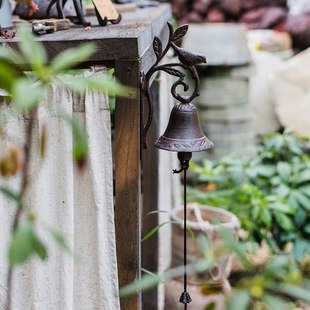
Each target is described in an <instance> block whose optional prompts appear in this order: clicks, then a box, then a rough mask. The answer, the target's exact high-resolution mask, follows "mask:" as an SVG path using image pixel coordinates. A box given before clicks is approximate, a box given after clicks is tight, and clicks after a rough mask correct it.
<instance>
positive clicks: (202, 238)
mask: <svg viewBox="0 0 310 310" xmlns="http://www.w3.org/2000/svg"><path fill="white" fill-rule="evenodd" d="M198 244H199V248H200V251H201V253H203V255H204V256H205V257H206V258H209V256H210V254H211V253H213V251H212V244H211V241H210V239H209V238H208V237H207V236H206V235H205V234H204V233H201V234H199V236H198Z"/></svg>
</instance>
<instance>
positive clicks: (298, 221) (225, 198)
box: [188, 129, 310, 262]
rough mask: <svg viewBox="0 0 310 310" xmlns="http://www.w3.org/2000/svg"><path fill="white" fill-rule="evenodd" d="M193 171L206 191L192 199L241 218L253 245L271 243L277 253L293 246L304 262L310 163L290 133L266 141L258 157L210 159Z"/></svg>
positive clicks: (309, 239) (194, 192) (308, 247)
mask: <svg viewBox="0 0 310 310" xmlns="http://www.w3.org/2000/svg"><path fill="white" fill-rule="evenodd" d="M190 169H191V170H192V171H194V172H195V175H196V180H197V181H198V183H200V187H198V189H197V188H191V189H189V190H188V197H189V200H191V201H196V202H199V203H201V204H205V205H212V206H216V207H220V208H224V209H227V210H229V211H231V212H232V213H234V214H236V215H237V217H238V218H239V220H240V221H241V224H242V228H243V229H245V230H246V232H247V241H253V242H258V243H259V244H260V243H261V242H262V240H265V241H266V242H267V244H268V245H269V246H270V248H271V249H272V251H274V252H276V251H277V250H279V249H280V250H284V249H285V248H286V246H287V244H288V243H292V244H293V248H292V254H293V256H294V258H295V260H296V261H298V262H299V261H301V259H302V258H303V256H304V254H305V253H308V254H310V159H309V156H308V155H307V154H306V153H305V151H304V150H303V149H302V147H301V145H300V142H299V140H298V139H297V138H295V137H294V136H293V135H292V133H291V130H290V129H285V130H284V132H283V134H280V133H272V134H269V135H267V136H265V137H263V138H262V144H261V145H259V146H258V155H257V156H256V157H255V158H245V157H237V156H235V155H232V156H226V157H223V158H222V159H220V160H219V161H210V160H208V159H204V160H203V164H202V166H199V165H196V164H194V163H191V165H190ZM203 184H207V185H203Z"/></svg>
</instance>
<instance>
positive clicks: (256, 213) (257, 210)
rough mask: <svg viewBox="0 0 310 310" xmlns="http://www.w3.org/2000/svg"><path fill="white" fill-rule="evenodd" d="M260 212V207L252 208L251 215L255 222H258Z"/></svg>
mask: <svg viewBox="0 0 310 310" xmlns="http://www.w3.org/2000/svg"><path fill="white" fill-rule="evenodd" d="M260 211H261V208H260V207H259V206H258V205H254V206H252V209H251V215H252V217H253V219H254V220H257V218H258V216H259V214H260Z"/></svg>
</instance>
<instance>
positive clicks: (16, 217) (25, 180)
mask: <svg viewBox="0 0 310 310" xmlns="http://www.w3.org/2000/svg"><path fill="white" fill-rule="evenodd" d="M35 112H36V110H33V111H31V112H30V114H29V117H30V119H29V121H28V124H27V127H26V141H25V144H24V154H25V157H24V166H23V171H22V182H21V187H20V191H19V196H20V197H21V198H23V196H24V195H25V192H26V189H27V186H28V174H29V164H30V150H31V143H32V138H33V122H34V115H35ZM21 214H22V209H21V208H20V206H18V208H17V210H16V212H15V215H14V221H13V227H12V232H11V235H13V234H14V232H15V230H16V228H17V226H18V225H19V221H20V216H21ZM12 276H13V267H12V266H11V264H10V267H9V270H8V276H7V301H6V309H7V310H11V297H12Z"/></svg>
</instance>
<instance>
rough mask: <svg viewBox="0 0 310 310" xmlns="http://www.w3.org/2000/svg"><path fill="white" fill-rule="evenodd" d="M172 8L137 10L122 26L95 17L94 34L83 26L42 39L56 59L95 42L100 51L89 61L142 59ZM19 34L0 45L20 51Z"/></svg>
mask: <svg viewBox="0 0 310 310" xmlns="http://www.w3.org/2000/svg"><path fill="white" fill-rule="evenodd" d="M170 14H171V10H170V5H168V4H162V5H159V6H158V7H149V8H143V9H137V10H136V11H135V12H134V13H132V12H128V13H124V14H122V21H121V22H120V23H119V24H116V25H113V24H108V25H107V26H105V27H101V26H99V25H98V22H97V20H96V18H95V17H94V16H89V17H86V19H87V20H88V21H90V22H91V23H92V27H91V30H90V31H86V30H85V27H83V26H80V25H79V26H73V25H71V26H72V27H71V28H70V29H68V30H65V31H59V32H56V33H51V34H44V35H42V36H40V37H39V38H38V40H39V41H41V42H42V43H43V45H44V47H45V49H46V51H47V53H48V56H49V59H52V58H53V57H55V55H57V54H58V53H59V52H61V51H63V50H65V49H68V48H73V47H76V46H79V45H81V44H85V43H90V42H94V43H95V44H96V46H97V51H96V52H95V53H94V54H93V55H92V56H91V57H90V58H89V61H93V62H99V61H101V60H105V61H107V60H115V59H138V58H140V57H141V56H142V55H143V53H144V51H145V50H146V49H147V48H148V47H149V45H150V44H151V43H152V41H153V37H154V35H158V34H159V30H158V29H160V28H162V27H163V26H164V25H163V23H164V21H167V20H168V19H169V17H170ZM18 40H19V38H18V35H17V36H16V37H15V38H14V39H10V40H7V39H4V38H3V37H0V45H1V44H4V43H5V44H6V45H9V46H11V47H12V48H13V49H15V50H18V47H17V42H18Z"/></svg>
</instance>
